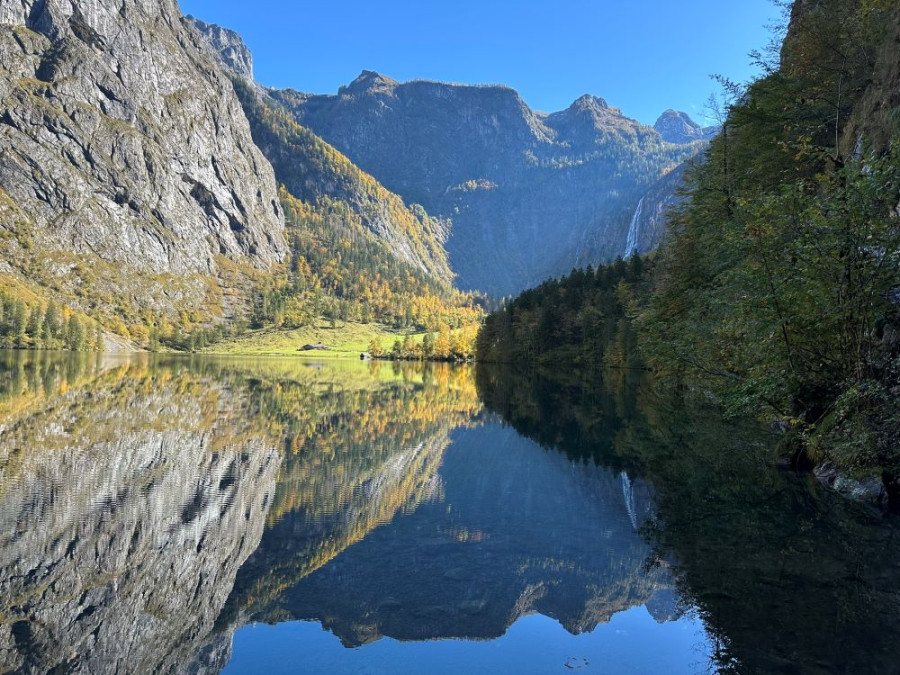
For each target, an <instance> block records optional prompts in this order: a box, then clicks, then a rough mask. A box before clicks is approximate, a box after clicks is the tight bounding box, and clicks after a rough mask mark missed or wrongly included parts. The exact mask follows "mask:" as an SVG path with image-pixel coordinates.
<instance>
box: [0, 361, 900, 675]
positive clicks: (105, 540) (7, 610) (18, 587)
mask: <svg viewBox="0 0 900 675" xmlns="http://www.w3.org/2000/svg"><path fill="white" fill-rule="evenodd" d="M601 379H602V381H599V380H597V379H594V380H592V381H591V382H590V383H585V382H581V383H574V384H573V383H560V382H558V381H551V380H547V379H543V378H540V377H536V376H522V375H520V374H517V373H513V372H510V371H496V370H490V369H482V370H480V371H479V372H478V373H477V377H476V374H475V372H474V371H473V370H472V369H470V368H450V367H447V366H427V367H421V366H413V365H411V364H406V365H404V366H402V367H400V366H395V365H393V364H387V363H382V364H378V363H375V364H361V363H353V362H331V363H313V362H309V361H302V360H298V359H229V360H225V359H216V358H197V357H194V358H188V357H184V358H165V357H161V358H155V357H149V356H137V357H131V358H111V357H89V358H85V357H83V356H82V357H78V356H66V355H48V354H36V355H35V354H22V353H2V352H0V672H23V673H44V672H74V673H131V672H134V673H219V672H225V673H256V672H265V673H373V674H374V673H379V674H380V673H437V674H440V673H472V674H474V673H507V672H508V673H570V672H579V673H648V674H656V673H707V672H736V673H743V672H747V673H755V672H761V673H762V672H776V673H777V672H784V673H797V672H799V673H805V672H810V673H827V672H847V673H850V672H885V673H890V672H898V668H900V666H898V665H897V664H898V661H897V658H898V657H900V644H898V639H900V633H898V624H900V598H898V592H897V590H898V588H900V585H898V578H900V563H898V561H900V550H898V549H900V540H897V539H896V538H895V537H894V531H895V527H894V524H893V522H892V521H890V520H885V519H884V518H883V517H882V516H881V515H880V514H877V513H874V512H872V511H869V510H866V509H865V508H862V507H860V506H858V505H855V504H850V503H848V502H845V501H843V500H842V499H840V498H837V497H835V496H834V495H831V494H829V493H827V492H825V491H823V490H821V489H820V488H819V487H818V486H816V485H815V484H813V483H812V482H811V481H809V480H808V479H806V478H803V477H798V476H794V475H792V474H785V473H783V472H779V471H777V470H775V469H773V468H771V465H770V463H769V462H767V461H765V459H764V458H765V457H766V456H767V453H770V452H771V451H770V450H769V446H770V445H771V439H768V438H765V437H764V436H761V435H760V434H759V433H758V432H757V431H755V430H750V431H746V430H742V429H738V428H736V427H735V426H734V425H733V424H728V423H724V422H723V421H722V420H719V419H717V418H716V417H715V416H714V415H710V414H709V413H708V412H707V411H703V410H701V409H696V408H693V407H691V406H689V405H687V404H685V403H684V402H681V401H667V400H665V399H664V398H662V397H661V396H660V395H659V394H657V393H654V391H653V389H652V388H651V387H649V386H648V384H647V383H646V382H645V381H643V379H642V378H640V377H638V376H637V375H635V374H623V373H616V374H610V375H609V376H608V377H604V378H601ZM761 458H763V459H761ZM895 542H897V543H895Z"/></svg>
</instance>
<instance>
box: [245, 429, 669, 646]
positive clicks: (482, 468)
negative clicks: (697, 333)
mask: <svg viewBox="0 0 900 675" xmlns="http://www.w3.org/2000/svg"><path fill="white" fill-rule="evenodd" d="M398 456H399V455H398ZM385 466H387V465H385ZM436 480H438V481H439V482H440V486H441V490H440V492H439V493H438V494H435V495H434V496H433V497H432V498H431V499H428V500H423V501H421V502H420V503H418V505H417V506H416V508H415V509H404V510H401V511H399V512H397V513H396V515H395V516H394V517H393V519H392V520H391V521H390V523H389V524H387V525H385V526H384V527H380V528H377V529H373V530H372V531H371V532H369V533H368V534H367V536H366V537H365V538H364V539H362V540H361V541H359V542H358V543H356V544H355V545H354V546H351V547H349V548H347V549H346V550H344V551H343V552H341V553H340V555H337V556H336V557H334V559H333V560H331V561H330V562H329V563H328V564H327V565H325V566H320V567H318V568H310V569H309V572H308V574H306V575H304V576H302V577H298V578H295V580H294V581H293V583H280V584H278V590H277V591H276V592H275V593H273V594H270V598H271V599H270V600H269V601H268V602H267V603H266V604H265V605H264V606H256V607H254V608H252V610H251V612H250V614H249V615H246V616H245V619H244V620H247V619H250V620H261V621H285V620H316V621H320V622H322V624H323V625H324V626H325V627H326V628H327V629H329V630H331V631H333V632H334V633H335V634H336V635H337V636H338V637H340V638H341V640H342V641H343V642H344V644H345V645H348V646H356V645H360V644H363V643H367V642H371V641H373V640H377V639H379V638H380V637H382V636H390V637H393V638H396V639H400V640H424V639H435V638H450V637H466V638H481V639H490V638H495V637H498V636H500V635H503V634H504V633H505V632H506V630H507V629H508V627H509V626H510V625H512V624H513V623H514V622H515V621H516V620H517V619H518V618H520V617H522V616H525V615H527V614H530V613H533V612H540V613H541V614H544V615H546V616H550V617H553V618H556V619H557V620H559V621H560V622H561V623H562V625H563V626H565V628H566V629H567V630H569V631H570V632H572V633H582V632H586V631H591V630H593V629H594V628H596V626H597V625H598V624H599V623H601V622H606V621H608V620H609V619H610V618H611V617H612V615H613V614H615V613H617V612H619V611H622V610H625V609H628V608H630V607H634V606H640V605H644V604H647V603H650V602H651V601H652V602H653V610H652V611H653V613H654V616H657V617H658V618H659V619H660V620H666V619H669V618H672V617H674V616H675V615H676V612H675V608H674V600H673V599H674V597H675V595H674V593H672V589H671V584H670V582H669V580H668V575H667V573H666V571H665V570H664V569H659V568H655V569H649V570H648V569H647V568H646V563H647V562H648V560H649V559H650V558H651V551H650V549H649V547H648V546H647V545H646V544H645V543H644V542H643V540H642V539H641V537H640V535H639V534H638V531H637V530H638V529H639V528H640V527H641V526H642V525H643V524H645V523H646V522H647V519H648V518H649V517H651V515H652V510H651V502H650V492H649V488H648V487H647V486H646V484H644V483H643V482H641V481H633V480H631V479H630V478H629V477H628V476H627V474H618V473H611V472H609V471H607V470H605V469H603V468H601V467H598V466H594V465H583V464H580V463H577V462H573V461H571V460H570V459H569V458H567V457H566V456H564V455H562V454H558V453H556V452H552V451H549V452H548V451H546V450H544V449H542V448H540V447H538V446H536V445H535V444H534V443H532V442H530V441H526V440H525V439H523V438H521V437H520V436H519V435H518V434H516V433H515V432H514V431H512V430H510V429H503V428H501V427H500V426H499V425H497V424H493V423H489V424H488V425H487V426H485V427H478V428H473V429H468V430H458V431H456V432H453V433H452V434H451V444H450V446H449V447H448V448H446V449H445V450H443V457H442V461H441V464H440V470H439V471H438V472H437V476H436ZM432 482H434V481H432ZM373 503H374V504H377V503H378V502H377V500H376V501H374V502H373ZM304 532H306V533H315V532H316V530H315V527H314V526H312V525H311V523H310V522H309V519H308V518H307V517H306V515H305V514H304V513H303V512H300V511H298V512H294V513H292V514H287V515H286V516H285V517H284V518H283V520H282V521H281V522H280V523H279V524H277V525H276V526H275V527H273V528H272V530H270V531H268V532H267V533H266V535H265V536H264V538H263V541H262V543H261V545H260V548H259V550H258V551H257V553H256V554H255V555H254V557H253V559H254V560H255V561H257V562H258V563H260V564H259V568H260V570H262V569H273V568H277V567H279V566H280V565H279V558H280V557H282V556H285V555H290V549H291V547H292V546H293V545H295V544H296V541H297V537H298V535H299V536H301V537H302V534H301V533H304ZM319 539H320V542H321V544H320V546H325V545H327V544H328V543H329V542H330V541H331V540H332V539H331V533H330V532H320V533H319ZM314 550H315V549H313V548H310V549H308V552H309V553H311V552H312V551H314ZM263 561H265V564H262V562H263ZM281 566H283V565H281ZM251 571H252V566H250V567H248V568H245V570H243V571H242V576H243V575H244V574H245V573H249V572H251ZM247 581H249V580H246V581H244V583H245V584H247ZM282 581H285V579H282ZM248 586H249V584H248ZM257 588H258V586H257Z"/></svg>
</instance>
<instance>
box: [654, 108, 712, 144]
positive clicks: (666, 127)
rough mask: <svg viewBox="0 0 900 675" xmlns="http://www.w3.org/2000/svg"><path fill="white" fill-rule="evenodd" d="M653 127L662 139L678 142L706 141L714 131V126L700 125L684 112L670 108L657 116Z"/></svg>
mask: <svg viewBox="0 0 900 675" xmlns="http://www.w3.org/2000/svg"><path fill="white" fill-rule="evenodd" d="M653 128H654V129H656V130H657V131H658V132H659V135H660V136H662V138H663V140H664V141H667V142H668V143H679V144H681V143H691V142H693V141H707V140H709V139H710V138H712V137H713V136H714V135H715V133H716V128H715V127H701V126H700V125H699V124H697V123H696V122H695V121H694V120H693V119H691V116H690V115H688V114H687V113H686V112H681V111H680V110H672V109H671V108H670V109H669V110H666V111H665V112H664V113H663V114H662V115H660V116H659V119H657V120H656V124H654V125H653Z"/></svg>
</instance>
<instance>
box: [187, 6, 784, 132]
mask: <svg viewBox="0 0 900 675" xmlns="http://www.w3.org/2000/svg"><path fill="white" fill-rule="evenodd" d="M180 4H181V8H182V11H183V12H184V13H185V14H194V15H195V16H197V17H198V18H200V19H203V20H204V21H208V22H211V23H218V24H220V25H223V26H225V27H227V28H231V29H233V30H236V31H238V32H239V33H241V35H242V36H243V37H244V40H245V41H246V43H247V44H248V45H249V46H250V48H251V49H252V51H253V54H254V60H255V70H256V79H257V80H258V81H259V82H260V83H261V84H264V85H267V86H275V87H279V88H283V87H292V88H294V89H298V90H300V91H306V92H314V93H334V92H336V91H337V88H338V87H339V86H341V85H342V84H346V83H348V82H350V81H351V80H353V79H354V78H355V77H356V76H357V75H358V74H359V73H360V71H361V70H364V69H365V70H375V71H378V72H380V73H382V74H384V75H388V76H390V77H393V78H394V79H397V80H401V81H403V80H411V79H432V80H442V81H448V82H464V83H471V84H476V83H477V84H497V83H499V84H506V85H509V86H511V87H513V88H514V89H517V90H518V91H519V92H520V93H521V94H522V97H523V98H524V99H525V101H526V102H527V103H528V104H529V105H530V106H531V107H533V108H535V109H537V110H542V111H545V112H552V111H555V110H561V109H563V108H566V107H567V106H568V105H569V104H570V103H571V102H572V101H574V100H575V99H576V98H578V97H579V96H580V95H582V94H585V93H588V94H593V95H595V96H602V97H603V98H605V99H606V100H607V101H608V102H609V103H610V105H614V106H617V107H619V108H621V109H622V111H623V112H624V113H625V114H626V115H629V116H630V117H634V118H637V119H639V120H641V121H642V122H646V123H651V124H652V123H653V121H654V120H655V119H656V117H657V116H658V115H659V113H661V112H662V111H663V110H665V109H666V108H676V109H678V110H684V111H686V112H688V113H690V114H691V115H692V116H694V117H696V118H697V119H698V120H699V119H702V117H703V114H704V106H705V103H706V101H707V99H708V98H709V95H710V94H712V93H713V92H714V91H716V85H715V84H714V83H713V82H712V81H711V80H710V78H709V76H710V75H711V74H713V73H719V74H722V75H725V76H727V77H730V78H731V79H734V80H738V81H743V80H746V79H747V78H749V77H751V76H752V75H753V72H754V71H753V68H752V67H751V65H750V59H749V58H748V56H747V55H748V53H749V52H750V51H751V50H752V49H761V48H763V47H764V46H765V45H766V43H767V42H768V41H769V36H770V34H769V31H768V30H767V28H766V26H767V25H769V24H771V23H772V21H773V20H775V19H776V18H777V16H778V10H777V8H776V7H775V6H774V5H773V4H772V2H771V0H726V1H725V2H723V1H722V0H687V1H682V2H672V1H671V0H550V1H548V0H544V1H543V2H535V1H533V0H452V1H448V0H315V1H312V0H251V1H248V0H180Z"/></svg>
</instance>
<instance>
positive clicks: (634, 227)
mask: <svg viewBox="0 0 900 675" xmlns="http://www.w3.org/2000/svg"><path fill="white" fill-rule="evenodd" d="M643 211H644V198H643V197H641V201H639V202H638V205H637V209H635V211H634V215H633V216H632V217H631V225H629V226H628V238H627V239H626V241H625V254H624V255H623V256H622V257H623V258H627V257H629V256H631V255H634V254H635V253H637V247H638V234H640V230H641V214H642V213H643Z"/></svg>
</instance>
